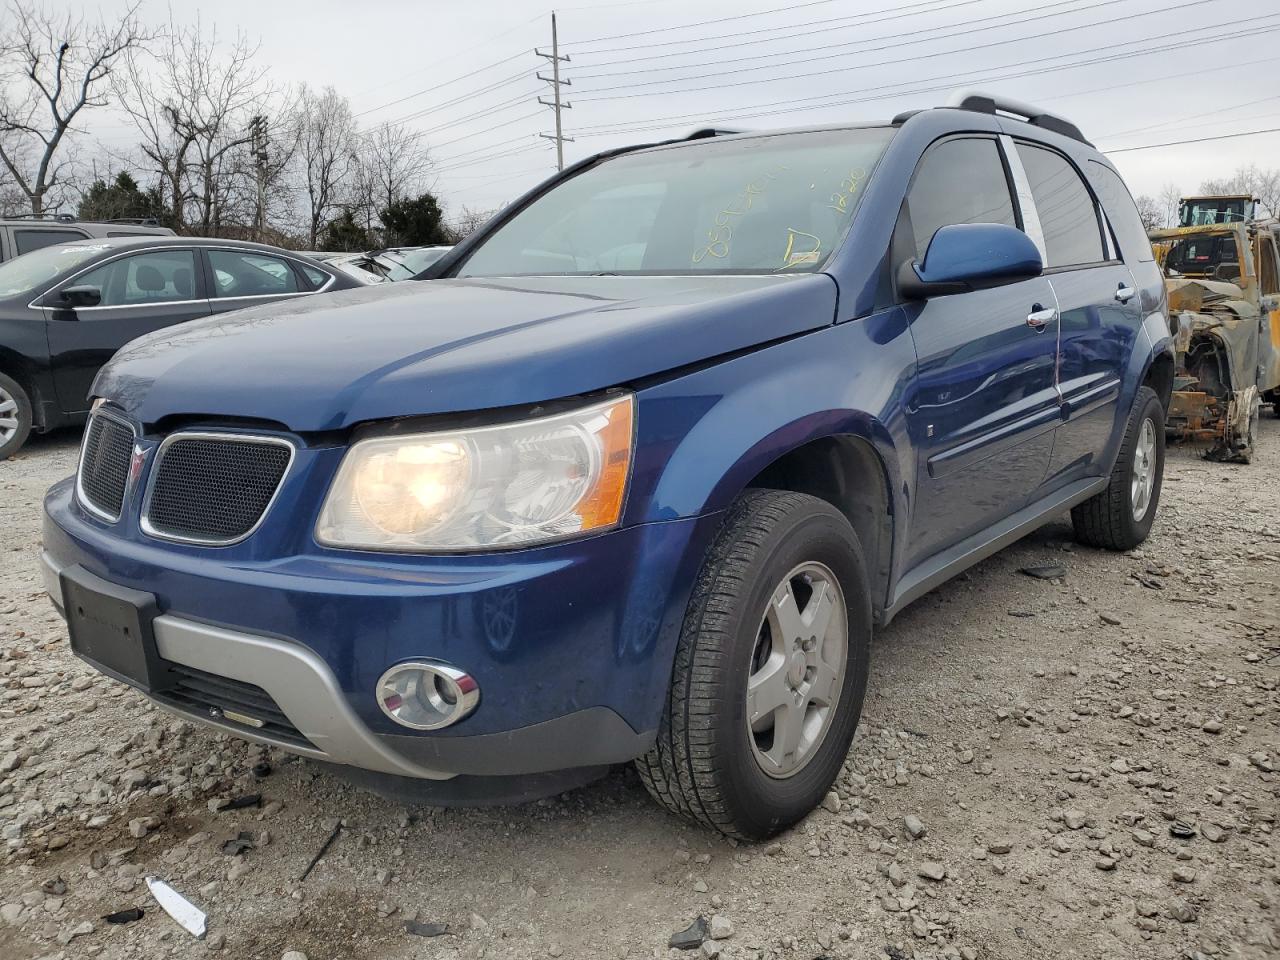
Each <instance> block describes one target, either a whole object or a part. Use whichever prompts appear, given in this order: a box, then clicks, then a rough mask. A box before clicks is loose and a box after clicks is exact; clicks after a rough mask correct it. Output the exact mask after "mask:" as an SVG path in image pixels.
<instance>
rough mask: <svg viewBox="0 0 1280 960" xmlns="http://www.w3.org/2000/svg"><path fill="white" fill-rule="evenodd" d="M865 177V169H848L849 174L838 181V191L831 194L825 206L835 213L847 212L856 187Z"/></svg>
mask: <svg viewBox="0 0 1280 960" xmlns="http://www.w3.org/2000/svg"><path fill="white" fill-rule="evenodd" d="M866 179H867V171H865V170H863V169H861V168H859V169H857V170H851V171H849V175H848V176H847V177H845V178H844V179H843V180H841V181H840V190H839V192H837V193H833V194H832V195H831V199H830V202H829V203H828V204H827V206H828V207H829V208H830V209H832V210H834V211H836V213H848V212H849V210H850V207H849V202H850V201H851V200H853V198H854V196H855V195H856V194H857V192H858V188H859V187H860V186H861V185H862V181H863V180H866Z"/></svg>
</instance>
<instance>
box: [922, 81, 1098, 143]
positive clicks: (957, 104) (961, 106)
mask: <svg viewBox="0 0 1280 960" xmlns="http://www.w3.org/2000/svg"><path fill="white" fill-rule="evenodd" d="M945 105H946V106H948V107H953V108H955V109H957V110H971V111H973V112H974V113H990V114H995V113H1007V114H1010V115H1011V116H1013V117H1016V118H1017V119H1019V120H1025V121H1026V122H1027V123H1029V124H1031V125H1032V126H1034V127H1040V128H1042V129H1044V130H1052V131H1053V132H1054V133H1060V134H1062V135H1063V136H1064V137H1070V138H1071V139H1072V140H1079V141H1080V142H1081V143H1083V144H1087V145H1088V146H1090V147H1091V146H1093V144H1092V143H1089V141H1088V140H1086V139H1085V137H1084V134H1083V133H1081V132H1080V128H1079V127H1077V126H1076V125H1075V124H1074V123H1072V122H1071V121H1070V120H1068V119H1066V118H1065V117H1060V116H1058V115H1057V114H1056V113H1050V112H1049V111H1048V110H1043V109H1041V108H1040V107H1037V106H1035V105H1034V104H1030V103H1023V102H1022V101H1021V100H1014V99H1012V98H1010V97H1003V96H999V95H997V94H994V93H987V92H985V91H983V90H972V89H964V90H957V91H956V92H955V93H953V94H951V96H950V97H949V98H948V99H947V102H946V104H945Z"/></svg>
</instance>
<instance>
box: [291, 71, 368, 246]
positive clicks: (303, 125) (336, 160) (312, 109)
mask: <svg viewBox="0 0 1280 960" xmlns="http://www.w3.org/2000/svg"><path fill="white" fill-rule="evenodd" d="M297 113H298V120H297V124H298V126H297V131H298V134H297V148H298V149H297V152H298V162H299V164H300V165H301V168H302V169H301V175H302V178H303V180H304V184H305V189H306V194H307V240H308V245H309V246H310V248H311V249H312V250H314V249H315V248H316V246H317V244H318V242H319V236H320V233H321V231H322V230H323V229H324V227H325V225H326V224H328V222H329V220H330V219H331V215H332V214H334V213H335V212H336V211H337V210H338V208H339V205H340V203H341V201H342V200H343V199H346V195H345V194H346V192H347V191H349V189H350V188H351V187H352V186H353V184H352V183H351V181H352V179H353V171H354V168H355V166H356V163H357V145H358V141H357V131H356V121H355V118H354V117H353V116H352V114H351V104H350V103H348V102H347V98H346V97H342V96H339V95H338V93H337V91H336V90H334V89H333V87H325V88H324V90H322V91H321V92H320V93H318V94H317V93H316V92H315V91H314V90H312V89H311V88H310V87H308V86H306V85H305V84H304V85H303V86H302V89H301V90H300V91H299V93H298V108H297Z"/></svg>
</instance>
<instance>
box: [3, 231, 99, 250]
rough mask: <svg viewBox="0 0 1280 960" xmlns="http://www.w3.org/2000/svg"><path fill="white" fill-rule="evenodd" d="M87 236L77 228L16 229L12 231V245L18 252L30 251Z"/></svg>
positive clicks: (82, 238)
mask: <svg viewBox="0 0 1280 960" xmlns="http://www.w3.org/2000/svg"><path fill="white" fill-rule="evenodd" d="M88 236H89V235H88V234H87V233H82V232H80V231H79V230H26V229H18V230H14V231H13V239H14V245H15V246H16V247H17V248H18V253H30V252H31V251H32V250H39V249H40V248H41V247H48V246H51V245H53V244H55V243H71V242H72V241H74V240H84V239H86V238H87V237H88Z"/></svg>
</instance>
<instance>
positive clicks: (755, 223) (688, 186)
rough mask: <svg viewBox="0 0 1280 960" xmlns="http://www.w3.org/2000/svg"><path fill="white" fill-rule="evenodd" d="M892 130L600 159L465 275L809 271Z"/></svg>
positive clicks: (484, 250) (533, 209)
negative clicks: (601, 160)
mask: <svg viewBox="0 0 1280 960" xmlns="http://www.w3.org/2000/svg"><path fill="white" fill-rule="evenodd" d="M893 133H894V131H893V129H892V128H888V127H874V128H866V129H859V130H826V131H819V132H814V133H789V134H779V135H776V136H766V137H750V138H743V139H733V140H715V139H709V140H704V141H698V142H694V143H690V144H682V145H680V146H678V147H671V148H658V149H649V150H642V151H639V152H637V153H632V154H624V155H623V156H620V157H615V158H613V159H610V160H605V161H603V162H601V163H598V164H597V165H595V166H593V167H591V168H590V169H588V170H586V171H584V172H583V173H581V174H579V175H578V176H575V177H573V178H572V179H570V180H567V181H565V182H564V183H561V184H560V185H558V186H556V187H553V188H552V189H551V190H550V191H549V192H548V193H546V194H544V195H543V196H541V197H539V198H538V199H537V200H535V201H534V202H533V203H531V204H530V205H529V206H528V207H526V208H525V209H523V210H521V211H520V212H519V213H518V214H516V215H515V216H514V217H513V218H512V219H511V220H510V221H508V222H507V223H505V224H503V225H502V226H501V227H499V228H498V230H497V231H496V232H495V233H494V234H493V235H492V236H490V237H489V238H488V239H486V240H485V241H483V242H482V244H481V245H480V247H479V248H478V249H477V250H476V251H475V252H474V253H473V254H472V255H471V256H470V257H469V258H468V259H467V260H466V261H465V262H464V263H463V265H462V267H461V269H460V270H459V271H458V276H460V277H495V276H519V275H530V274H534V275H543V276H546V275H554V276H575V275H576V276H582V275H590V274H633V275H634V274H700V273H807V272H812V271H815V270H818V269H819V268H820V267H821V266H822V264H823V263H825V262H826V259H827V257H829V256H830V255H831V251H832V250H833V249H834V248H835V247H836V246H837V245H838V244H839V242H840V240H841V239H842V238H843V236H844V233H845V230H846V229H847V228H848V226H849V221H850V219H851V218H852V216H853V212H854V210H856V209H857V206H858V203H859V201H860V200H861V198H862V194H863V192H864V190H865V188H866V182H867V178H868V176H870V174H871V172H872V170H873V169H874V168H875V165H876V162H877V161H878V160H879V159H880V155H881V154H882V153H883V152H884V148H885V146H886V145H887V144H888V142H889V139H890V138H891V137H892V136H893Z"/></svg>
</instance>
